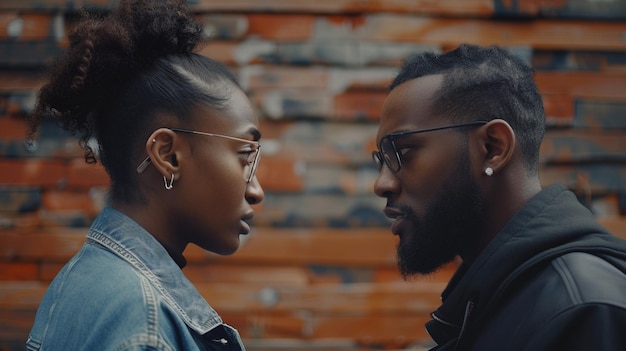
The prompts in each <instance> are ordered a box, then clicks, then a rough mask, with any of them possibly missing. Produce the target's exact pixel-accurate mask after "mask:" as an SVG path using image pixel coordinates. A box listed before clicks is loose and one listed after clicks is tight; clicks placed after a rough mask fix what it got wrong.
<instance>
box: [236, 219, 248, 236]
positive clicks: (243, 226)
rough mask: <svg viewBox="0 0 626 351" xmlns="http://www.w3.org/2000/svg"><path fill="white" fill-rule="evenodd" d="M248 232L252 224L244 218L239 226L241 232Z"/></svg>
mask: <svg viewBox="0 0 626 351" xmlns="http://www.w3.org/2000/svg"><path fill="white" fill-rule="evenodd" d="M248 233H250V225H248V223H246V222H245V221H243V220H242V221H241V226H240V228H239V234H243V235H247V234H248Z"/></svg>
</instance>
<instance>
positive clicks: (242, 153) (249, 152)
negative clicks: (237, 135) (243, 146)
mask: <svg viewBox="0 0 626 351" xmlns="http://www.w3.org/2000/svg"><path fill="white" fill-rule="evenodd" d="M253 152H254V150H252V149H247V150H241V151H239V152H238V154H239V157H241V159H242V160H244V161H246V162H248V161H249V160H250V155H252V153H253Z"/></svg>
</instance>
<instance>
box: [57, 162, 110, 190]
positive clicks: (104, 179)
mask: <svg viewBox="0 0 626 351" xmlns="http://www.w3.org/2000/svg"><path fill="white" fill-rule="evenodd" d="M110 184H111V181H110V179H109V176H108V174H107V172H106V171H105V169H104V167H103V166H102V164H101V163H97V164H88V163H86V162H85V161H84V160H83V159H74V160H71V161H70V164H69V166H68V174H67V186H68V187H69V188H79V189H88V188H91V187H95V186H110Z"/></svg>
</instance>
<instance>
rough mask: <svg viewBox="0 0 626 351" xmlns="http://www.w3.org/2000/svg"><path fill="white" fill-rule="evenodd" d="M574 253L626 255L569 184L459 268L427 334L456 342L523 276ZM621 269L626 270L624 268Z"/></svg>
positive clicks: (550, 192)
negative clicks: (467, 325) (469, 321)
mask: <svg viewBox="0 0 626 351" xmlns="http://www.w3.org/2000/svg"><path fill="white" fill-rule="evenodd" d="M574 251H582V252H588V253H593V254H596V255H598V256H601V257H603V258H605V256H606V258H607V260H608V261H609V262H611V261H612V260H611V259H610V257H611V256H612V255H617V256H622V257H623V256H624V253H623V252H624V244H623V241H621V240H620V239H618V238H616V237H614V236H613V235H611V234H610V233H609V232H608V231H607V230H606V229H605V228H604V227H602V226H601V225H600V224H598V223H597V222H596V221H595V219H594V217H593V214H592V213H591V212H590V211H589V210H588V209H587V208H586V207H584V206H583V205H582V204H580V202H579V201H578V199H577V198H576V197H575V196H574V194H573V193H572V192H571V191H569V190H567V188H566V187H565V186H563V185H560V184H559V185H552V186H549V187H547V188H545V189H544V190H542V191H541V192H539V193H538V194H537V195H535V196H534V197H533V198H532V199H531V200H530V201H529V202H528V203H527V204H526V205H525V206H524V207H523V208H522V209H521V210H520V211H519V212H518V213H517V214H516V215H515V216H514V217H513V218H511V220H510V221H509V222H508V223H507V224H506V225H505V227H504V228H503V229H502V230H501V231H500V232H499V233H498V234H497V235H496V236H495V237H494V238H493V240H492V241H491V242H490V243H489V244H488V245H487V247H486V248H485V249H484V250H483V252H482V253H481V254H480V256H479V257H478V258H477V259H476V261H475V262H474V263H472V264H471V265H465V264H461V266H460V267H459V269H458V270H457V272H456V273H455V274H454V276H453V277H452V279H451V280H450V282H449V284H448V286H447V287H446V289H445V290H444V292H443V294H442V300H443V304H442V306H441V307H439V309H437V310H436V311H435V312H433V314H432V317H433V320H432V321H430V322H428V323H427V325H426V328H427V330H428V332H429V333H430V335H431V337H432V338H433V339H434V340H435V341H436V342H437V343H438V344H439V345H441V344H443V343H446V342H448V341H450V340H452V339H454V338H456V337H457V336H459V335H460V334H461V333H462V328H463V325H464V324H465V323H464V320H465V319H467V318H468V316H469V314H470V313H471V314H472V319H473V320H475V319H476V318H480V316H481V315H482V314H484V312H485V311H486V309H487V308H488V307H489V306H490V305H492V304H493V303H494V302H495V300H497V298H498V297H499V296H500V295H501V294H502V293H503V292H504V291H505V290H506V287H507V286H509V285H510V284H511V283H513V282H514V281H515V280H516V278H518V277H519V276H521V275H522V274H523V273H524V272H527V271H528V270H529V269H531V268H532V267H536V266H537V265H538V264H541V263H543V262H546V261H549V260H551V259H552V258H554V257H556V256H560V255H563V254H565V253H568V252H574ZM618 268H620V269H621V270H622V271H625V272H626V267H618Z"/></svg>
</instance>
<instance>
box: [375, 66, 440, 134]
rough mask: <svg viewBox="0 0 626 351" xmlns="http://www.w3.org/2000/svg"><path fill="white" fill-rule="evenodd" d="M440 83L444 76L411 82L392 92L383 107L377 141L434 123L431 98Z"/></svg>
mask: <svg viewBox="0 0 626 351" xmlns="http://www.w3.org/2000/svg"><path fill="white" fill-rule="evenodd" d="M441 82H442V76H441V75H429V76H424V77H420V78H415V79H411V80H409V81H406V82H404V83H402V84H400V85H398V86H397V87H396V88H395V89H393V90H392V91H391V92H390V93H389V95H388V96H387V99H385V103H384V105H383V110H382V113H381V118H380V125H379V128H378V138H379V139H380V138H381V137H382V136H383V135H386V134H389V133H395V132H398V131H403V130H414V129H419V128H425V127H428V126H430V124H433V123H434V121H433V118H432V117H433V116H431V106H432V97H433V95H434V93H435V92H437V91H438V90H439V88H440V86H441Z"/></svg>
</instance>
